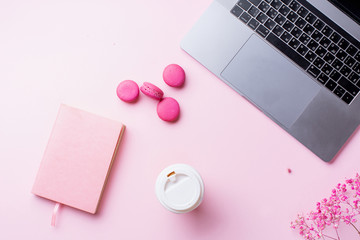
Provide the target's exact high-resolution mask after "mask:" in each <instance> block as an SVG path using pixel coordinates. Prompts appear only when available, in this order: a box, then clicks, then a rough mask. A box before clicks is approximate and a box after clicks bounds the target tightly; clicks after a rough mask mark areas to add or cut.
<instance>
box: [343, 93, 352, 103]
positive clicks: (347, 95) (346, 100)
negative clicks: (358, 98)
mask: <svg viewBox="0 0 360 240" xmlns="http://www.w3.org/2000/svg"><path fill="white" fill-rule="evenodd" d="M341 99H342V100H343V101H344V102H346V103H347V104H350V103H351V101H352V100H353V99H354V97H353V96H351V95H350V94H349V93H345V94H344V96H343V97H342V98H341Z"/></svg>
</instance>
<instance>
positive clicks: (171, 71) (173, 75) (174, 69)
mask: <svg viewBox="0 0 360 240" xmlns="http://www.w3.org/2000/svg"><path fill="white" fill-rule="evenodd" d="M163 79H164V81H165V83H166V84H167V85H169V86H171V87H181V86H182V85H183V84H184V82H185V71H184V69H183V68H182V67H180V66H179V65H177V64H170V65H168V66H167V67H166V68H165V69H164V72H163Z"/></svg>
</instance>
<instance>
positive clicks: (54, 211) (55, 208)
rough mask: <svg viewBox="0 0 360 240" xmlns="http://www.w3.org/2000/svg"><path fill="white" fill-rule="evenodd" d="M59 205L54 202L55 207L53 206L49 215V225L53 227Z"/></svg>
mask: <svg viewBox="0 0 360 240" xmlns="http://www.w3.org/2000/svg"><path fill="white" fill-rule="evenodd" d="M60 205H61V204H60V203H56V204H55V207H54V210H53V213H52V216H51V226H52V227H55V222H56V216H57V214H58V211H59V208H60Z"/></svg>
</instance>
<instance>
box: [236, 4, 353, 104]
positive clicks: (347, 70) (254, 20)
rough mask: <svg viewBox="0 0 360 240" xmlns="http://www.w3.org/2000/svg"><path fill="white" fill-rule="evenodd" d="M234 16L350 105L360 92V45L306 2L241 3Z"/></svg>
mask: <svg viewBox="0 0 360 240" xmlns="http://www.w3.org/2000/svg"><path fill="white" fill-rule="evenodd" d="M231 13H232V14H233V15H234V16H236V17H237V18H238V19H239V20H240V21H242V22H243V23H245V24H246V25H247V26H248V27H250V28H251V29H252V30H254V31H255V32H256V33H258V35H260V36H261V37H263V38H264V39H266V41H267V42H269V43H270V44H271V45H272V46H274V47H275V48H277V49H278V50H279V51H280V52H282V53H283V54H285V55H286V56H287V57H288V58H290V59H291V60H292V61H293V62H294V63H296V64H297V65H298V66H299V67H301V68H302V69H304V70H305V71H306V72H308V73H309V75H311V76H312V77H313V78H314V79H316V80H317V81H318V82H319V83H321V84H323V85H324V86H325V87H326V88H327V89H329V90H330V91H331V92H333V93H334V94H335V95H336V96H337V97H339V98H340V99H342V100H343V101H344V102H345V103H347V104H350V103H351V102H352V101H353V99H354V98H355V97H356V96H357V95H358V93H359V91H360V80H359V78H360V77H359V75H360V51H359V49H360V43H359V41H357V40H356V39H355V38H354V37H352V36H351V35H349V34H348V33H347V32H345V31H344V30H343V29H342V28H341V27H339V26H338V25H337V24H335V23H334V22H333V21H331V20H330V19H329V18H328V17H326V16H325V15H324V14H322V13H321V12H320V11H319V10H317V9H316V8H315V7H314V6H312V5H311V4H310V3H308V2H307V1H306V0H240V1H238V2H237V3H236V4H235V6H234V7H233V8H232V10H231Z"/></svg>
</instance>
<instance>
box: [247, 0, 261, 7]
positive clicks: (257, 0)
mask: <svg viewBox="0 0 360 240" xmlns="http://www.w3.org/2000/svg"><path fill="white" fill-rule="evenodd" d="M249 2H251V3H252V4H254V5H255V6H256V7H257V6H259V4H260V3H261V0H249Z"/></svg>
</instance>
